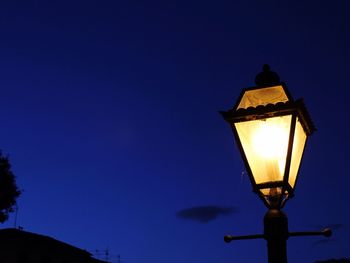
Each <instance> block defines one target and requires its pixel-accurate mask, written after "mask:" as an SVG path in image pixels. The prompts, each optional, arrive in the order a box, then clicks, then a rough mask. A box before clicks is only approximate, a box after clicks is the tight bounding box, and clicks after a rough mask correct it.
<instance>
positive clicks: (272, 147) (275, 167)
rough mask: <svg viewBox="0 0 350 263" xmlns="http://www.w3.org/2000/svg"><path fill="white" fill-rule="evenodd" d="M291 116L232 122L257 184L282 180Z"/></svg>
mask: <svg viewBox="0 0 350 263" xmlns="http://www.w3.org/2000/svg"><path fill="white" fill-rule="evenodd" d="M291 120H292V117H291V115H286V116H281V117H273V118H267V119H263V120H253V121H246V122H239V123H235V126H236V129H237V132H238V136H239V138H240V141H241V143H242V147H243V150H244V152H245V155H246V157H247V159H248V163H249V166H250V168H251V170H252V173H253V176H254V179H255V181H256V183H257V184H260V183H266V182H274V181H282V180H283V175H284V171H285V165H286V158H287V150H288V142H289V133H290V125H291Z"/></svg>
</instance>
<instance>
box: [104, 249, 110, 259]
mask: <svg viewBox="0 0 350 263" xmlns="http://www.w3.org/2000/svg"><path fill="white" fill-rule="evenodd" d="M105 255H106V261H107V262H109V251H108V248H107V249H106V251H105Z"/></svg>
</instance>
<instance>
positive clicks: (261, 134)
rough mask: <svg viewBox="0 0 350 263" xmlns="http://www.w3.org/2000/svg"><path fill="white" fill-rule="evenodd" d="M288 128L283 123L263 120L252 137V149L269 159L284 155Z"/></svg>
mask: <svg viewBox="0 0 350 263" xmlns="http://www.w3.org/2000/svg"><path fill="white" fill-rule="evenodd" d="M288 137H289V130H288V128H287V127H286V125H283V123H268V122H266V121H263V122H262V123H261V125H260V127H259V128H257V130H256V132H255V134H254V137H253V147H254V151H255V152H256V153H257V154H258V155H259V156H261V157H263V158H266V159H271V160H279V159H284V158H285V157H286V152H287V146H288V139H289V138H288Z"/></svg>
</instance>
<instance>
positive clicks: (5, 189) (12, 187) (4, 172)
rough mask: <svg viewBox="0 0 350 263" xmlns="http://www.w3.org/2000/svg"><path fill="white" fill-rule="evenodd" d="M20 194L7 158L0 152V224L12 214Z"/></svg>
mask: <svg viewBox="0 0 350 263" xmlns="http://www.w3.org/2000/svg"><path fill="white" fill-rule="evenodd" d="M20 194H21V192H20V191H19V190H18V188H17V185H16V178H15V176H14V174H13V173H12V171H11V164H10V162H9V160H8V157H5V156H3V155H2V153H1V152H0V223H3V222H5V221H6V220H7V219H8V217H9V214H10V213H11V212H13V207H14V206H15V205H16V200H17V198H18V197H19V195H20Z"/></svg>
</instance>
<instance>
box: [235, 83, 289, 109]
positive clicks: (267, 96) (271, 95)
mask: <svg viewBox="0 0 350 263" xmlns="http://www.w3.org/2000/svg"><path fill="white" fill-rule="evenodd" d="M288 100H289V99H288V96H287V94H286V92H285V91H284V89H283V87H282V86H281V85H280V86H274V87H268V88H261V89H254V90H247V91H246V92H245V93H244V95H243V97H242V99H241V101H240V102H239V104H238V107H237V110H238V109H241V108H243V109H246V108H248V107H256V106H259V105H263V106H265V105H267V104H276V103H278V102H287V101H288Z"/></svg>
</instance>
